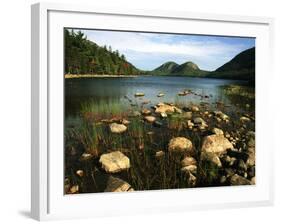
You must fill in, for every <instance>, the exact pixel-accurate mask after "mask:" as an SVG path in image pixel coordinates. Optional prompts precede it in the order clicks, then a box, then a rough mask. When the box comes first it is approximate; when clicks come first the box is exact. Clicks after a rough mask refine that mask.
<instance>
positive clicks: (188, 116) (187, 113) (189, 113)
mask: <svg viewBox="0 0 281 224" xmlns="http://www.w3.org/2000/svg"><path fill="white" fill-rule="evenodd" d="M181 117H182V118H184V119H188V120H190V119H192V112H191V111H189V112H184V113H183V114H182V115H181Z"/></svg>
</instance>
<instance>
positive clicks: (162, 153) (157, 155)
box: [155, 150, 165, 159]
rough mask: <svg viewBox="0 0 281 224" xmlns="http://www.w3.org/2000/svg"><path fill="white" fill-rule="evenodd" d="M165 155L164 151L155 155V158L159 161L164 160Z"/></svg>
mask: <svg viewBox="0 0 281 224" xmlns="http://www.w3.org/2000/svg"><path fill="white" fill-rule="evenodd" d="M164 155H165V153H164V152H163V151H162V150H160V151H158V152H156V153H155V157H156V158H158V159H159V158H162V157H163V156H164Z"/></svg>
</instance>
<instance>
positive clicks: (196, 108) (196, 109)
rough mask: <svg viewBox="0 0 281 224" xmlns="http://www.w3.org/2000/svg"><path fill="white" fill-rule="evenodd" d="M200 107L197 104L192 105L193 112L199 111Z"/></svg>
mask: <svg viewBox="0 0 281 224" xmlns="http://www.w3.org/2000/svg"><path fill="white" fill-rule="evenodd" d="M199 110H200V109H199V107H197V106H192V107H191V111H193V112H198V111H199Z"/></svg>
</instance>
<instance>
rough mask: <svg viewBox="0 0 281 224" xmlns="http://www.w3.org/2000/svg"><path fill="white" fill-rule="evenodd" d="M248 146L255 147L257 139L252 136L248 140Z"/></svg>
mask: <svg viewBox="0 0 281 224" xmlns="http://www.w3.org/2000/svg"><path fill="white" fill-rule="evenodd" d="M247 146H248V147H249V148H253V147H255V139H254V138H250V139H249V141H248V143H247Z"/></svg>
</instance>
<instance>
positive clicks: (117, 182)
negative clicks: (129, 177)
mask: <svg viewBox="0 0 281 224" xmlns="http://www.w3.org/2000/svg"><path fill="white" fill-rule="evenodd" d="M133 190H134V189H132V188H131V185H130V184H128V183H127V182H126V181H123V180H121V179H119V178H117V177H112V176H110V177H109V178H108V181H107V186H106V189H105V190H104V192H127V191H133Z"/></svg>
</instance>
